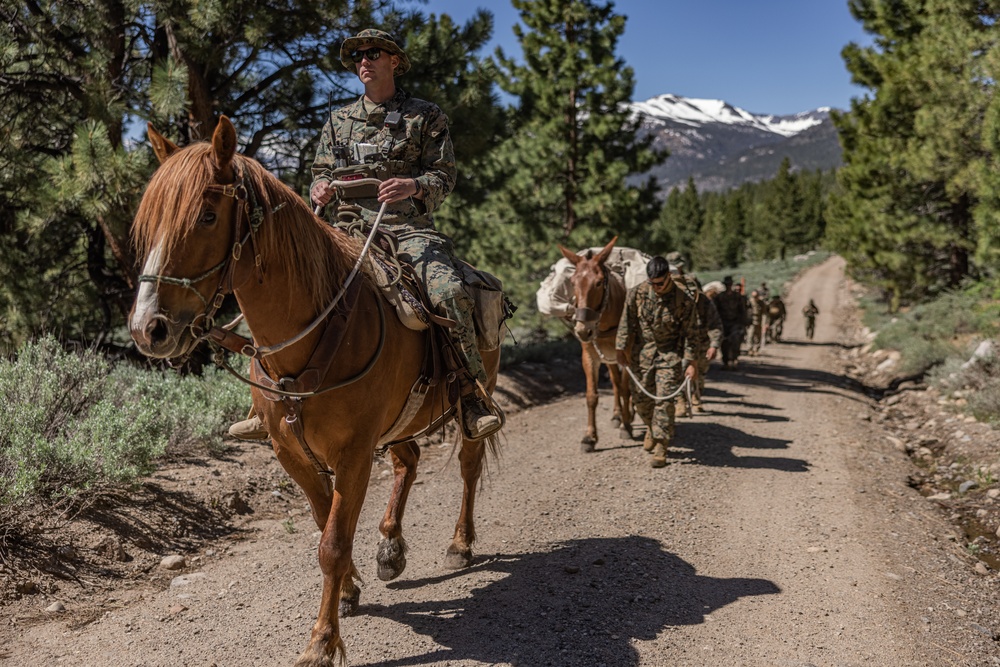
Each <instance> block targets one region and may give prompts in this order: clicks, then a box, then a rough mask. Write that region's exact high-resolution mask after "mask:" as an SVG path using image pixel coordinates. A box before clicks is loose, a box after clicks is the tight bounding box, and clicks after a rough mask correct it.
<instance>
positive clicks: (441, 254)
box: [398, 230, 486, 385]
mask: <svg viewBox="0 0 1000 667" xmlns="http://www.w3.org/2000/svg"><path fill="white" fill-rule="evenodd" d="M398 237H399V255H400V256H401V258H402V259H404V260H406V261H408V262H410V263H411V264H412V265H413V268H414V270H415V271H416V273H417V277H418V278H420V280H421V282H423V283H424V285H425V286H426V288H427V295H428V296H429V297H430V301H431V306H433V307H434V310H436V311H437V314H438V315H442V316H443V317H447V318H448V319H451V320H454V321H455V326H454V327H453V328H451V329H449V330H448V333H449V334H450V335H451V337H452V340H454V341H455V343H456V344H457V345H458V349H459V351H460V352H461V354H462V357H463V359H462V361H463V362H464V363H465V367H466V368H468V369H469V372H470V373H471V374H472V377H474V378H476V379H478V380H479V381H480V382H482V383H483V384H484V385H485V384H486V369H485V368H484V367H483V358H482V356H480V354H479V347H478V346H477V345H476V326H475V324H474V320H473V311H474V309H475V305H476V304H475V301H474V300H473V298H472V296H471V295H469V293H468V292H467V291H466V290H465V282H464V280H463V278H462V274H461V273H460V272H459V270H458V269H456V268H455V259H454V249H453V246H452V243H451V239H449V238H448V237H447V236H445V235H444V234H441V233H440V232H436V231H433V230H421V231H419V232H409V233H407V232H403V233H401V234H399V235H398Z"/></svg>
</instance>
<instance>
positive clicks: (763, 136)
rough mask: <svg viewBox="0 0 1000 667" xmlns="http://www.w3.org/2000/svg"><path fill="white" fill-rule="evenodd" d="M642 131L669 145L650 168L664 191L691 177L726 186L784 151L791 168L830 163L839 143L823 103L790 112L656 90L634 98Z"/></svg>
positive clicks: (768, 167)
mask: <svg viewBox="0 0 1000 667" xmlns="http://www.w3.org/2000/svg"><path fill="white" fill-rule="evenodd" d="M632 109H633V111H634V112H635V113H637V114H639V115H640V116H641V118H642V130H643V132H647V133H652V134H654V135H655V136H656V139H655V141H654V145H655V146H656V147H657V148H661V149H662V148H665V149H667V150H669V151H670V157H669V158H667V160H666V162H664V163H663V164H662V165H660V166H659V167H656V168H655V169H654V170H653V171H652V174H653V175H654V176H655V177H656V179H657V180H658V181H659V182H660V185H661V186H662V187H663V192H664V194H666V193H667V192H669V191H670V189H672V188H673V187H675V186H681V187H683V186H684V185H685V184H686V183H687V180H688V177H693V178H694V181H695V185H696V186H697V187H698V189H699V190H714V191H722V190H728V189H729V188H731V187H736V186H739V185H740V184H742V183H744V182H747V181H759V180H763V179H766V178H770V177H772V176H774V175H775V173H777V170H778V166H779V165H780V164H781V160H782V159H783V158H784V157H786V156H787V157H788V158H789V159H790V160H791V162H792V167H793V169H808V170H812V169H831V168H833V167H836V166H838V165H839V164H840V145H839V143H838V142H837V133H836V131H835V130H834V128H833V124H832V122H831V121H830V108H829V107H823V108H820V109H814V110H812V111H805V112H802V113H798V114H794V115H789V116H775V115H769V114H756V113H751V112H749V111H746V110H744V109H740V108H739V107H736V106H733V105H731V104H729V103H727V102H725V101H723V100H706V99H696V98H688V97H681V96H679V95H671V94H666V95H660V96H658V97H654V98H652V99H649V100H646V101H645V102H635V103H633V104H632Z"/></svg>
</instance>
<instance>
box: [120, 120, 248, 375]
mask: <svg viewBox="0 0 1000 667" xmlns="http://www.w3.org/2000/svg"><path fill="white" fill-rule="evenodd" d="M149 139H150V142H151V143H152V145H153V152H154V153H155V154H156V157H157V158H158V159H159V161H160V163H161V164H160V167H159V169H157V171H156V173H155V174H153V177H152V179H151V180H150V182H149V185H148V187H147V188H146V192H145V194H144V195H143V197H142V202H141V203H140V204H139V210H138V211H137V213H136V217H135V221H134V225H133V230H134V232H133V233H134V240H135V242H136V245H137V247H138V249H139V251H140V253H141V255H142V256H144V257H145V264H144V266H143V268H142V275H140V276H139V290H138V293H137V294H136V299H135V304H134V305H133V306H132V313H131V315H130V317H129V331H130V333H131V334H132V338H133V340H135V343H136V345H137V347H138V348H139V350H140V351H142V352H143V353H144V354H146V355H149V356H152V357H159V358H176V357H183V356H185V355H187V354H189V353H190V352H191V350H192V349H193V348H194V346H195V345H196V344H197V342H198V340H199V339H200V337H201V336H202V335H204V332H205V331H206V330H207V329H209V328H211V326H212V318H213V316H214V315H215V312H216V311H217V310H218V307H219V305H221V302H222V298H223V296H224V295H225V293H226V291H227V290H228V288H229V287H230V286H231V282H232V271H233V270H234V265H235V264H236V263H237V262H238V260H239V251H240V249H241V248H242V244H241V243H240V239H239V238H238V236H239V235H242V234H244V233H245V232H246V230H247V229H248V228H249V225H250V221H249V220H245V218H246V217H247V216H246V215H244V213H245V210H246V206H245V204H246V185H245V184H244V182H243V179H242V175H241V174H239V173H237V172H238V171H241V168H240V166H239V162H238V161H237V160H234V157H235V155H236V130H235V129H234V128H233V124H232V123H231V122H230V121H229V119H228V118H226V117H225V116H223V117H222V118H221V119H220V121H219V125H218V127H217V128H216V130H215V133H214V135H213V137H212V142H211V143H204V142H202V143H197V144H192V145H190V146H187V147H185V148H178V147H177V146H176V145H175V144H173V143H172V142H171V141H170V140H169V139H167V138H166V137H164V136H163V135H161V134H160V133H159V132H157V131H156V130H155V129H154V128H153V127H152V126H151V125H150V126H149ZM240 228H242V230H241V229H240Z"/></svg>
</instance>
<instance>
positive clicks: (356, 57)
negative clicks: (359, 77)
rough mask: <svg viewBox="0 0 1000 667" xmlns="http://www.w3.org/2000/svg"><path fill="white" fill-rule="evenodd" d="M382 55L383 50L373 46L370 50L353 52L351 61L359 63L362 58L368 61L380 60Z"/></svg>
mask: <svg viewBox="0 0 1000 667" xmlns="http://www.w3.org/2000/svg"><path fill="white" fill-rule="evenodd" d="M381 55H382V49H380V48H379V47H377V46H373V47H371V48H370V49H364V50H362V49H358V50H357V51H352V52H351V60H352V61H354V62H356V63H359V62H361V60H362V58H368V60H378V59H379V56H381Z"/></svg>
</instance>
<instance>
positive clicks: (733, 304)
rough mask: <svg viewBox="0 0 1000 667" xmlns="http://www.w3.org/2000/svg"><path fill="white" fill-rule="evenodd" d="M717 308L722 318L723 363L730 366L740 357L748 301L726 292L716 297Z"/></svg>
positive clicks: (734, 293) (731, 292)
mask: <svg viewBox="0 0 1000 667" xmlns="http://www.w3.org/2000/svg"><path fill="white" fill-rule="evenodd" d="M715 307H716V308H718V310H719V317H720V318H722V362H723V364H725V365H726V366H729V365H730V364H734V363H735V362H736V360H737V359H738V358H739V356H740V343H741V342H742V340H743V327H744V326H745V325H746V321H747V311H746V301H745V300H744V299H743V295H742V294H739V293H738V292H734V291H732V290H726V291H724V292H719V293H718V294H717V295H716V296H715Z"/></svg>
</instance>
